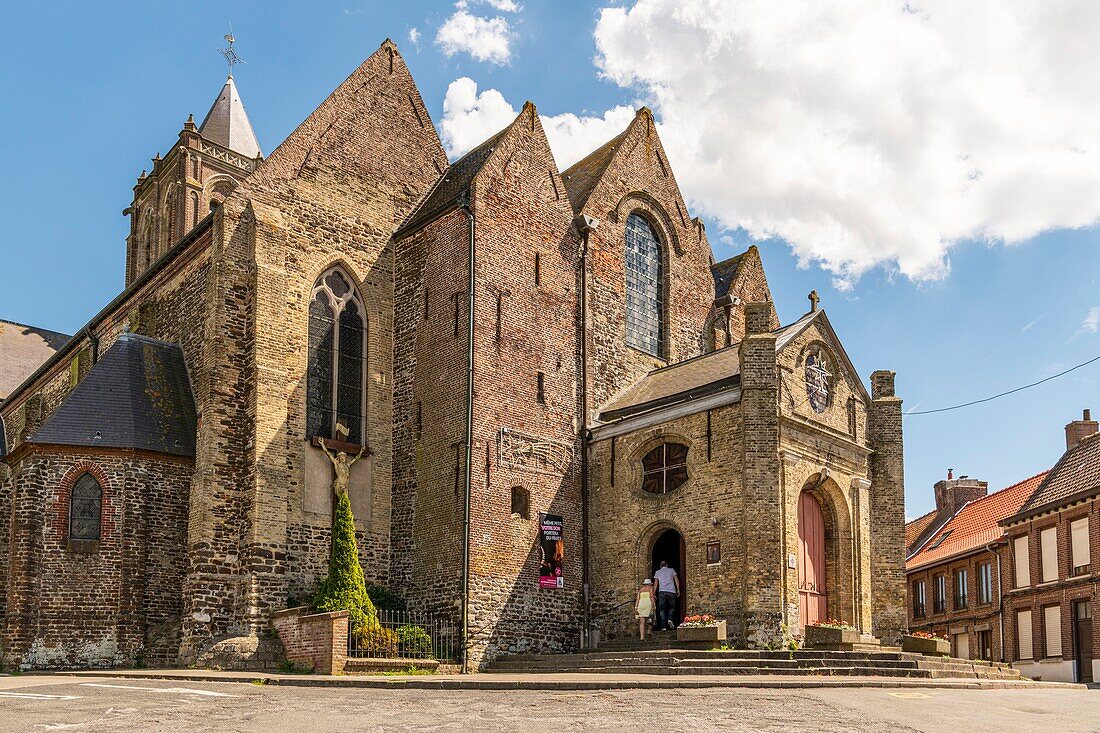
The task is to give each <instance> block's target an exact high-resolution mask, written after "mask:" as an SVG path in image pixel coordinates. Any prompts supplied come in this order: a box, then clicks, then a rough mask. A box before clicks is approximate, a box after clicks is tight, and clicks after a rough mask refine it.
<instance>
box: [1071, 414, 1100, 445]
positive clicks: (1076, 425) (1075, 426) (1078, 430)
mask: <svg viewBox="0 0 1100 733" xmlns="http://www.w3.org/2000/svg"><path fill="white" fill-rule="evenodd" d="M1098 429H1100V423H1097V422H1096V421H1095V420H1093V419H1092V410H1088V409H1086V410H1085V411H1084V412H1083V413H1082V414H1081V419H1080V420H1074V421H1073V422H1071V423H1070V424H1069V425H1066V450H1072V449H1074V448H1076V447H1077V445H1078V443H1080V442H1081V441H1082V440H1084V439H1085V438H1087V437H1089V436H1090V435H1095V434H1096V432H1097V430H1098Z"/></svg>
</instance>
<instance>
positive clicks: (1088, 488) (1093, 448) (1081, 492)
mask: <svg viewBox="0 0 1100 733" xmlns="http://www.w3.org/2000/svg"><path fill="white" fill-rule="evenodd" d="M1095 493H1100V433H1097V434H1095V435H1090V436H1089V437H1087V438H1085V439H1084V440H1082V441H1081V442H1080V443H1078V444H1077V445H1076V446H1074V447H1073V448H1070V449H1069V450H1067V451H1066V452H1065V453H1063V454H1062V457H1061V458H1059V459H1058V462H1057V463H1055V464H1054V468H1052V469H1050V471H1049V472H1047V476H1046V480H1045V481H1043V483H1042V484H1040V485H1039V486H1038V487H1037V488H1036V489H1035V492H1034V493H1033V494H1032V495H1031V496H1030V497H1028V500H1027V501H1026V502H1024V504H1023V506H1021V507H1020V508H1019V511H1018V512H1017V513H1016V514H1015V515H1013V516H1011V517H1008V518H1006V519H1005V523H1008V522H1010V521H1014V520H1017V519H1024V518H1026V517H1028V516H1032V515H1035V514H1040V513H1042V512H1044V511H1046V510H1048V509H1056V508H1058V507H1059V506H1061V505H1063V504H1066V503H1068V502H1069V501H1071V500H1073V499H1076V498H1078V497H1084V496H1089V495H1091V494H1095Z"/></svg>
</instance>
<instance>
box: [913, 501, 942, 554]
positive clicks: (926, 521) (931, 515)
mask: <svg viewBox="0 0 1100 733" xmlns="http://www.w3.org/2000/svg"><path fill="white" fill-rule="evenodd" d="M936 514H937V512H936V510H935V509H933V510H932V511H930V512H928V513H927V514H925V515H923V516H920V517H917V518H916V519H914V520H913V521H912V522H906V523H905V547H906V548H909V547H912V546H913V543H914V542H916V541H917V538H918V537H920V536H921V533H922V532H924V530H926V529H928V527H929V525H931V524H932V520H933V519H935V518H936Z"/></svg>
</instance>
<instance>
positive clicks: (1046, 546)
mask: <svg viewBox="0 0 1100 733" xmlns="http://www.w3.org/2000/svg"><path fill="white" fill-rule="evenodd" d="M1039 545H1040V547H1041V548H1042V551H1043V554H1042V559H1043V571H1042V572H1043V580H1042V582H1044V583H1046V582H1047V581H1048V580H1058V528H1057V527H1050V528H1048V529H1044V530H1043V531H1042V532H1040V533H1039Z"/></svg>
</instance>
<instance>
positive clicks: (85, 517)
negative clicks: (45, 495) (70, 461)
mask: <svg viewBox="0 0 1100 733" xmlns="http://www.w3.org/2000/svg"><path fill="white" fill-rule="evenodd" d="M102 511H103V488H102V487H101V486H100V485H99V482H98V481H96V479H95V476H93V475H92V474H90V473H86V474H84V475H82V476H81V477H80V478H78V479H77V480H76V483H75V484H73V488H72V490H71V491H70V492H69V539H70V540H98V539H99V527H100V518H101V515H102Z"/></svg>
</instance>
